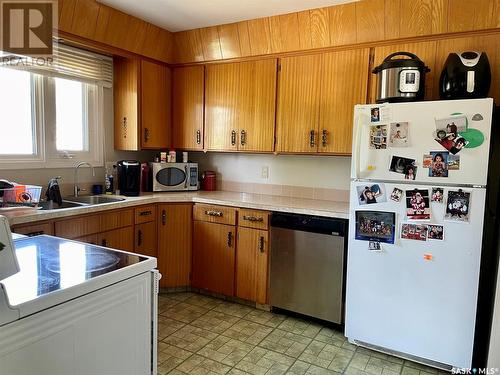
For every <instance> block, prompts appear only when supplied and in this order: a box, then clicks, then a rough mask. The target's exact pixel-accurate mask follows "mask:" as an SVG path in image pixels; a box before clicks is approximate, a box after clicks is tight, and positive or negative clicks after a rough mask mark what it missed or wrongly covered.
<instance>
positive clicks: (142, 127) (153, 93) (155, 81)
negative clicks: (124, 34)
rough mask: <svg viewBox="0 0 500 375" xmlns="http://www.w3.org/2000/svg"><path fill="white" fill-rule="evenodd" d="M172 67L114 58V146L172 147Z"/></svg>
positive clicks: (134, 149)
mask: <svg viewBox="0 0 500 375" xmlns="http://www.w3.org/2000/svg"><path fill="white" fill-rule="evenodd" d="M170 88H171V76H170V68H168V67H167V66H166V65H161V64H156V63H152V62H149V61H141V60H138V59H129V58H124V57H115V58H114V82H113V90H114V93H113V100H114V123H115V149H116V150H125V151H138V150H140V149H141V148H145V149H157V148H167V147H169V146H170V141H171V140H170V138H171V135H170V130H171V124H170V113H171V111H170V102H171V100H170V99H171V98H170V92H171V90H170Z"/></svg>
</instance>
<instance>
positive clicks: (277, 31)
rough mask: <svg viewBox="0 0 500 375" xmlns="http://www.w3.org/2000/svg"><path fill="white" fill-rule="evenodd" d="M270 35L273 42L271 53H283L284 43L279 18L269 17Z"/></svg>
mask: <svg viewBox="0 0 500 375" xmlns="http://www.w3.org/2000/svg"><path fill="white" fill-rule="evenodd" d="M269 35H270V40H271V52H272V53H279V52H283V42H282V40H281V39H282V34H281V26H280V18H279V16H273V17H269Z"/></svg>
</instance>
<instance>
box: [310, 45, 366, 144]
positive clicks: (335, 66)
mask: <svg viewBox="0 0 500 375" xmlns="http://www.w3.org/2000/svg"><path fill="white" fill-rule="evenodd" d="M369 60H370V50H369V49H368V48H365V49H355V50H347V51H341V52H331V53H326V54H324V55H323V61H322V68H321V95H320V110H319V134H318V151H319V152H324V153H335V154H350V153H351V146H352V127H353V113H354V106H355V105H356V104H363V103H365V102H366V95H367V82H368V74H369V72H368V70H369Z"/></svg>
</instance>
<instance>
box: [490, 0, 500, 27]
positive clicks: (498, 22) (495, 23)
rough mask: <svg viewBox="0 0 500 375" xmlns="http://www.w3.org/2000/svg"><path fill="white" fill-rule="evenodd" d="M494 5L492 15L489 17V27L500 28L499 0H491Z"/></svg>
mask: <svg viewBox="0 0 500 375" xmlns="http://www.w3.org/2000/svg"><path fill="white" fill-rule="evenodd" d="M493 1H494V5H493V15H494V17H493V18H492V19H491V25H490V27H491V28H492V29H493V28H500V0H493Z"/></svg>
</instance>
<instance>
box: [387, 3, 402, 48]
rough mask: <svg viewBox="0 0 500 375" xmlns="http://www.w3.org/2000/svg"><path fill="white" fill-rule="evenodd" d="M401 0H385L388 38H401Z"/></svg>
mask: <svg viewBox="0 0 500 375" xmlns="http://www.w3.org/2000/svg"><path fill="white" fill-rule="evenodd" d="M400 14H401V0H385V10H384V18H385V22H384V29H385V32H384V37H385V39H386V40H389V39H397V38H399V34H400V33H399V32H400V27H401V22H400V20H399V17H400Z"/></svg>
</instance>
